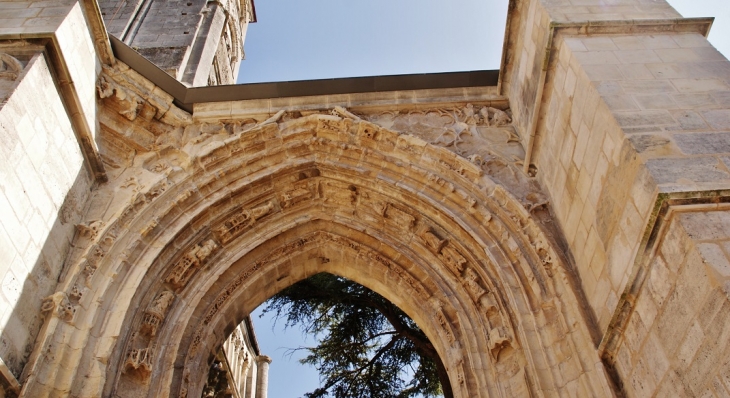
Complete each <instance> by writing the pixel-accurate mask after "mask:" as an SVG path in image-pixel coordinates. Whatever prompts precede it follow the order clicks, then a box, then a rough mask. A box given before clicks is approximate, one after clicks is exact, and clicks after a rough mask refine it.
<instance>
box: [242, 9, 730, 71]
mask: <svg viewBox="0 0 730 398" xmlns="http://www.w3.org/2000/svg"><path fill="white" fill-rule="evenodd" d="M669 3H670V4H672V5H673V6H674V7H675V8H676V9H677V10H678V11H679V12H680V13H682V14H683V15H684V16H687V17H701V16H703V17H706V16H714V17H716V18H717V19H716V21H715V24H714V25H713V28H712V31H711V33H710V37H709V39H710V42H711V43H713V45H715V47H717V48H718V49H719V50H720V51H721V52H723V53H724V54H725V56H726V57H727V56H728V55H730V6H729V5H728V0H669ZM447 4H448V6H445V5H447ZM506 12H507V0H448V1H443V0H442V1H434V0H367V1H365V0H359V1H358V0H355V1H352V0H350V1H345V0H309V1H294V0H258V1H256V13H257V15H258V22H257V23H255V24H251V26H250V27H249V31H248V35H247V38H246V46H245V49H246V60H244V61H243V63H242V64H241V71H240V74H239V83H253V82H267V81H287V80H307V79H326V78H334V77H352V76H374V75H388V74H404V73H429V72H447V71H466V70H479V69H499V63H500V59H501V48H502V40H503V35H504V20H505V15H506Z"/></svg>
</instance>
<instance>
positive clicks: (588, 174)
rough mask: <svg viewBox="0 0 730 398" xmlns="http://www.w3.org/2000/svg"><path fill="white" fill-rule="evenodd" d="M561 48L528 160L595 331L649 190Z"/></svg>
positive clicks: (609, 305)
mask: <svg viewBox="0 0 730 398" xmlns="http://www.w3.org/2000/svg"><path fill="white" fill-rule="evenodd" d="M572 40H582V39H569V40H562V39H559V40H558V42H557V43H556V45H557V46H558V48H560V50H559V52H558V55H557V61H556V63H555V66H554V73H552V74H551V76H550V79H549V80H548V83H547V87H546V96H547V98H548V100H547V103H548V104H549V105H548V106H546V108H544V109H543V110H544V112H545V113H546V115H545V117H544V121H543V123H544V129H545V130H544V132H541V134H540V135H539V138H538V141H537V143H536V156H535V158H534V159H535V164H537V167H538V169H539V170H540V174H539V175H540V177H541V180H542V181H543V183H544V186H545V187H546V188H547V190H548V191H549V192H550V196H551V198H552V203H553V210H554V211H555V215H556V216H557V219H558V222H559V223H560V225H561V227H562V230H563V233H564V234H565V239H566V240H567V242H568V244H569V245H570V247H571V251H572V254H573V256H574V258H575V263H576V266H577V270H578V272H579V274H580V278H581V282H582V285H583V288H584V290H585V293H586V296H587V298H588V300H589V304H590V305H591V307H592V308H593V311H594V312H595V314H596V316H597V318H598V322H599V325H600V327H601V329H602V330H605V329H606V327H607V326H608V323H609V321H610V320H611V317H612V316H613V312H614V310H615V308H616V305H617V304H618V298H619V297H620V296H621V292H622V289H623V287H624V286H625V284H626V283H627V281H628V278H629V274H630V266H631V264H632V260H633V258H634V257H635V255H636V253H637V250H638V245H639V242H640V240H641V236H642V234H643V232H644V227H645V225H646V223H647V220H648V216H649V213H651V209H652V207H653V205H654V196H655V189H653V188H652V187H651V185H650V184H651V183H650V182H649V181H647V180H648V178H649V176H648V172H647V171H646V169H645V168H643V167H642V166H641V164H640V161H639V159H638V157H637V156H636V153H635V152H634V150H633V149H632V148H631V146H630V144H629V143H628V142H627V141H626V140H625V134H624V132H623V131H622V129H621V127H620V126H619V125H618V123H617V122H616V121H615V119H614V117H613V116H612V113H611V111H610V109H609V107H608V105H606V103H605V101H603V100H602V98H601V96H600V94H599V93H598V90H597V89H596V87H594V86H593V85H592V84H591V81H590V80H589V78H588V76H587V75H586V72H585V70H584V69H583V66H582V65H581V64H580V63H579V62H578V60H577V58H576V57H575V56H573V54H571V53H570V51H569V47H568V45H566V44H565V43H566V42H570V43H572Z"/></svg>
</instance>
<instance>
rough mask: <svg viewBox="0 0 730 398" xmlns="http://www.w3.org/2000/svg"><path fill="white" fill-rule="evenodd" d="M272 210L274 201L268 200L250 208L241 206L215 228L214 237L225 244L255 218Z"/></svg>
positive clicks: (249, 225) (250, 224)
mask: <svg viewBox="0 0 730 398" xmlns="http://www.w3.org/2000/svg"><path fill="white" fill-rule="evenodd" d="M273 210H274V202H273V201H268V202H266V203H265V204H263V205H260V206H256V207H254V208H252V209H250V210H249V209H244V208H241V209H240V210H238V211H237V212H236V214H234V215H233V216H231V217H229V218H228V219H226V220H225V221H224V222H223V225H221V226H220V227H218V228H216V229H215V231H216V237H217V238H218V239H219V240H220V241H221V243H223V244H226V243H228V242H230V241H231V240H233V238H235V237H236V236H238V235H239V234H240V233H241V232H243V231H244V230H245V229H247V228H249V227H251V226H253V224H254V223H255V222H256V220H258V219H260V218H261V217H263V216H265V215H267V214H269V213H271V212H272V211H273Z"/></svg>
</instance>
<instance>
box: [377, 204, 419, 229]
mask: <svg viewBox="0 0 730 398" xmlns="http://www.w3.org/2000/svg"><path fill="white" fill-rule="evenodd" d="M384 216H385V220H386V221H390V222H391V223H393V224H395V225H397V226H398V227H400V228H402V229H404V230H406V231H409V230H411V229H412V228H413V226H414V225H415V224H416V217H414V216H412V215H411V214H408V213H407V212H406V211H405V210H403V209H400V208H398V207H397V206H395V205H394V204H392V203H388V204H387V205H386V206H385V211H384Z"/></svg>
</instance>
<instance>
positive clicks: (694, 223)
mask: <svg viewBox="0 0 730 398" xmlns="http://www.w3.org/2000/svg"><path fill="white" fill-rule="evenodd" d="M697 210H700V209H697ZM728 249H730V210H717V209H712V208H709V209H703V210H701V211H693V212H682V213H675V214H673V216H672V218H671V221H670V222H669V226H668V230H667V233H666V235H665V237H664V238H663V240H662V241H661V242H660V243H659V245H658V250H657V253H656V256H655V257H654V258H653V259H652V260H651V262H650V265H649V270H648V272H649V276H648V277H647V279H646V282H645V283H644V286H643V288H642V289H641V292H640V294H639V297H638V301H637V303H636V311H635V312H634V314H633V315H632V316H631V320H630V321H629V323H628V327H627V328H626V331H625V332H624V336H625V337H624V339H625V341H624V344H623V345H622V346H621V348H620V350H619V360H618V365H619V366H618V370H619V373H620V374H621V375H622V378H623V380H625V382H626V383H627V384H628V385H630V386H631V388H632V389H633V393H634V394H635V396H642V397H643V396H647V397H649V396H661V397H664V396H696V397H699V396H706V395H707V394H715V396H726V395H727V394H728V392H729V391H730V385H728V384H727V376H728V374H730V361H728V356H729V354H730V326H729V325H730V324H729V322H730V319H728V317H729V316H730V289H728V288H729V287H730V262H729V257H728V254H730V252H729V251H728Z"/></svg>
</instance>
